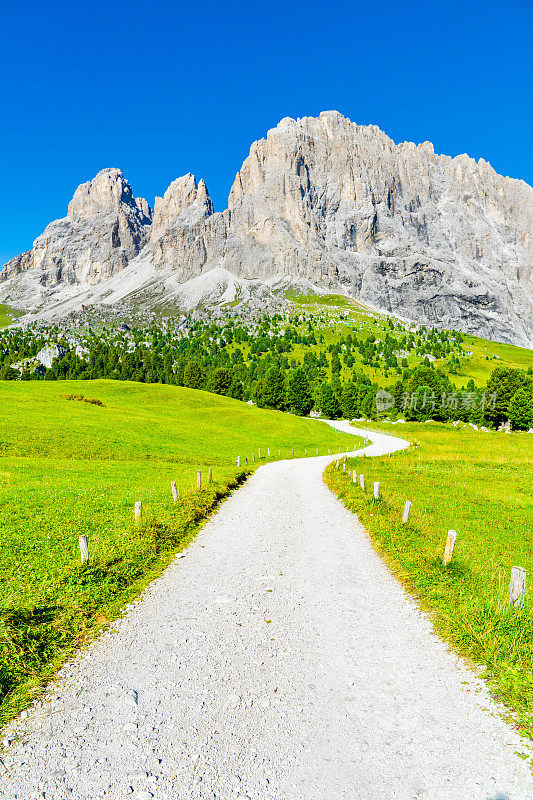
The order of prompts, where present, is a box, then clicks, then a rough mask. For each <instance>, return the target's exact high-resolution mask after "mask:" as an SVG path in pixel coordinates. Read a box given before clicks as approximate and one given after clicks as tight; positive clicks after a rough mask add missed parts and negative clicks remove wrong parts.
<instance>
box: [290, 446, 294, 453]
mask: <svg viewBox="0 0 533 800" xmlns="http://www.w3.org/2000/svg"><path fill="white" fill-rule="evenodd" d="M291 452H292V454H293V455H294V447H293V448H292V451H291Z"/></svg>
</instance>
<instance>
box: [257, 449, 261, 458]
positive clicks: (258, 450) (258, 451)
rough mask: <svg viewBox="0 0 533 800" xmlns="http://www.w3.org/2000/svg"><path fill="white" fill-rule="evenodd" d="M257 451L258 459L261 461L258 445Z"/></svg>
mask: <svg viewBox="0 0 533 800" xmlns="http://www.w3.org/2000/svg"><path fill="white" fill-rule="evenodd" d="M257 453H258V456H259V461H261V448H260V447H258V448H257Z"/></svg>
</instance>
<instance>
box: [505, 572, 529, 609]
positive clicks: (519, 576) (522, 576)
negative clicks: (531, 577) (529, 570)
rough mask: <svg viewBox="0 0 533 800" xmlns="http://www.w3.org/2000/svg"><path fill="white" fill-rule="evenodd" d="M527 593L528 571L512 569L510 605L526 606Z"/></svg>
mask: <svg viewBox="0 0 533 800" xmlns="http://www.w3.org/2000/svg"><path fill="white" fill-rule="evenodd" d="M525 593H526V571H525V569H524V568H523V567H511V585H510V587H509V605H510V606H522V605H524V595H525Z"/></svg>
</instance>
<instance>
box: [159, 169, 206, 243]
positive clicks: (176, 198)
mask: <svg viewBox="0 0 533 800" xmlns="http://www.w3.org/2000/svg"><path fill="white" fill-rule="evenodd" d="M212 213H213V203H212V201H211V198H210V197H209V193H208V191H207V186H206V185H205V182H204V180H203V179H202V180H200V183H197V182H196V178H195V176H194V175H192V174H191V173H190V172H188V173H187V174H186V175H183V176H182V177H181V178H176V180H174V181H172V183H171V184H170V186H169V187H168V189H167V190H166V192H165V194H164V195H163V197H156V198H155V202H154V217H153V225H152V232H151V237H150V238H151V239H152V241H153V240H154V239H155V238H157V237H158V236H160V235H161V234H162V233H163V231H165V230H166V229H167V228H168V227H173V226H176V225H180V224H181V225H184V224H185V225H191V224H194V223H195V222H199V221H200V220H203V219H206V218H207V217H209V216H211V214H212Z"/></svg>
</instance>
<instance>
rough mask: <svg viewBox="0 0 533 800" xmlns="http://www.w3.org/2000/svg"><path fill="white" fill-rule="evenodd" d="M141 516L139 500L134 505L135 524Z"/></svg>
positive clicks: (141, 510) (141, 508) (141, 509)
mask: <svg viewBox="0 0 533 800" xmlns="http://www.w3.org/2000/svg"><path fill="white" fill-rule="evenodd" d="M142 515H143V504H142V503H141V501H140V500H138V501H137V502H136V503H135V522H137V523H139V522H140V521H141V519H142Z"/></svg>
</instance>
